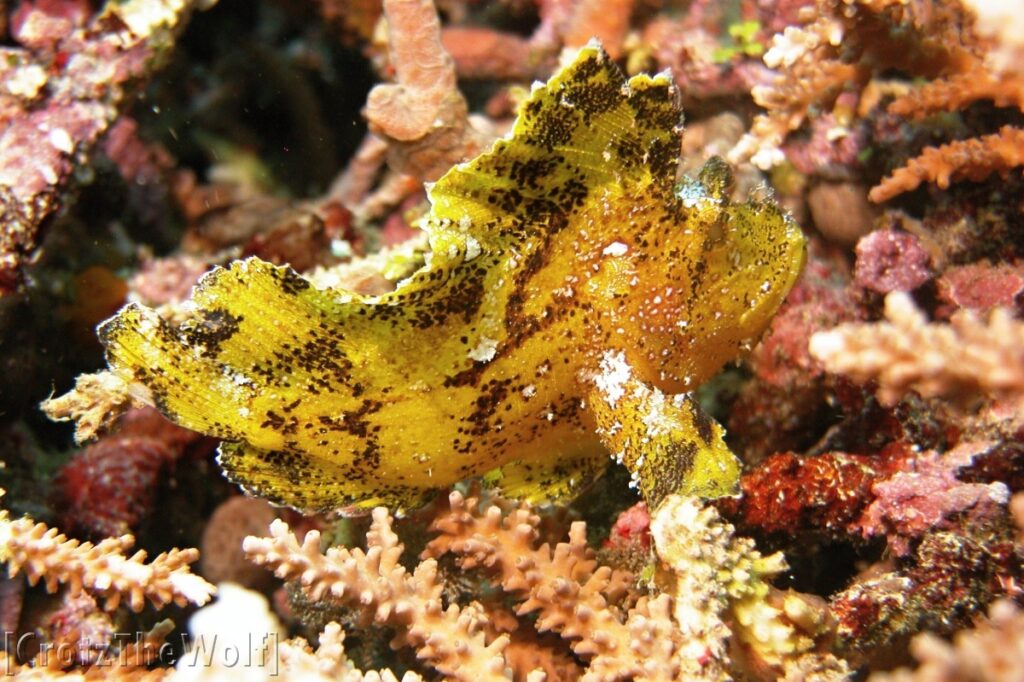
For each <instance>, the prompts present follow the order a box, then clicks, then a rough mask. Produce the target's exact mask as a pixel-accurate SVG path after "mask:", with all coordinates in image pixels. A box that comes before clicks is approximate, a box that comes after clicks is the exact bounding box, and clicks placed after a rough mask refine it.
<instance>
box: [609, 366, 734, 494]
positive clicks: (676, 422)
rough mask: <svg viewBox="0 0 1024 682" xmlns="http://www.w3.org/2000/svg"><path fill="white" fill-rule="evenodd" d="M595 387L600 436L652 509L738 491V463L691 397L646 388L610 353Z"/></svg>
mask: <svg viewBox="0 0 1024 682" xmlns="http://www.w3.org/2000/svg"><path fill="white" fill-rule="evenodd" d="M591 385H592V392H591V397H590V401H589V403H590V409H591V410H592V412H593V415H594V420H595V422H596V424H597V433H598V435H599V436H600V437H601V440H602V442H604V444H605V446H606V447H607V448H608V450H609V452H611V453H612V456H613V457H614V458H616V459H617V460H618V461H620V462H621V463H622V464H624V465H625V466H626V468H627V469H628V470H629V471H630V473H631V474H632V475H633V480H634V481H636V483H637V485H638V487H639V488H640V492H641V493H642V494H643V496H644V499H645V500H646V501H647V504H648V506H650V508H651V509H655V508H656V507H657V506H658V504H659V503H660V502H661V501H662V500H663V499H665V497H666V496H668V495H671V494H681V495H696V496H699V497H703V498H716V497H723V496H727V495H735V494H736V493H738V492H739V475H740V463H739V460H738V459H736V456H735V455H734V454H732V452H731V451H730V450H729V447H728V446H727V445H726V444H725V441H724V440H723V436H724V435H725V434H724V431H723V430H722V427H721V426H720V425H719V424H718V423H717V422H715V421H714V420H713V419H711V418H710V417H708V416H707V415H705V414H704V413H703V412H702V411H701V409H700V407H699V406H698V405H697V403H696V401H694V400H693V398H692V396H691V395H690V394H688V393H681V394H679V395H675V396H667V395H665V394H664V393H662V392H661V391H659V390H658V389H656V388H650V387H648V386H646V385H644V384H643V383H641V382H640V381H638V380H637V379H636V377H635V376H634V375H633V373H632V370H631V368H630V367H629V366H628V365H627V364H626V359H625V356H624V355H623V354H622V353H615V352H611V351H609V352H607V353H606V354H605V356H604V358H602V362H601V371H600V373H599V374H597V375H595V376H594V377H593V378H592V382H591Z"/></svg>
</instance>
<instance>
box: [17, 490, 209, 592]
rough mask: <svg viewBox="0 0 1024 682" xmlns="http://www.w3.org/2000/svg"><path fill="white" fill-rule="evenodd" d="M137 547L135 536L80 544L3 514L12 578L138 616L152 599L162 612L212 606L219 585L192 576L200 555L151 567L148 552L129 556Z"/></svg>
mask: <svg viewBox="0 0 1024 682" xmlns="http://www.w3.org/2000/svg"><path fill="white" fill-rule="evenodd" d="M134 544H135V538H133V537H132V536H131V535H122V536H121V537H119V538H106V539H104V540H101V541H100V542H99V543H96V544H93V543H91V542H79V541H78V540H72V539H68V538H67V537H66V536H65V535H63V534H62V533H59V532H58V531H57V530H56V529H53V528H49V527H47V526H46V524H44V523H37V522H35V521H33V520H32V519H31V518H28V517H23V518H20V519H13V520H12V519H11V518H10V514H9V513H8V512H7V510H0V563H5V564H7V568H8V571H9V572H10V574H11V575H16V574H17V573H19V572H24V573H25V575H26V576H27V577H28V580H29V583H31V584H33V585H35V584H36V583H38V582H39V581H42V582H43V583H44V584H45V585H46V589H47V590H48V591H50V592H54V591H55V590H56V589H57V586H58V585H62V584H63V585H67V586H68V588H70V590H71V592H72V593H73V594H74V593H78V592H81V591H82V590H85V591H87V592H89V593H90V594H92V595H94V596H97V597H102V598H103V599H104V608H105V609H107V610H113V609H116V608H117V607H118V605H119V604H121V601H122V600H124V601H126V602H127V605H128V606H129V607H130V608H131V609H132V610H133V611H141V610H142V608H143V606H145V603H146V600H147V599H148V600H149V601H150V602H152V604H153V605H154V606H156V607H157V608H160V607H163V606H166V605H167V604H170V603H174V604H178V605H179V606H184V605H186V604H189V603H193V604H205V603H206V602H207V601H209V599H210V597H211V595H213V593H214V587H213V585H211V584H210V583H208V582H206V581H205V580H203V579H202V578H200V577H199V576H197V575H193V574H192V573H191V572H190V571H189V564H191V563H192V562H194V561H195V560H196V559H198V558H199V552H197V551H196V550H194V549H184V550H182V549H174V550H171V551H170V552H165V553H162V554H160V555H158V556H156V557H154V558H153V560H152V561H150V562H148V563H147V562H146V553H145V552H144V551H142V550H139V551H136V552H135V553H134V554H132V555H131V556H128V555H127V554H126V553H127V552H128V551H129V550H130V549H131V547H132V545H134Z"/></svg>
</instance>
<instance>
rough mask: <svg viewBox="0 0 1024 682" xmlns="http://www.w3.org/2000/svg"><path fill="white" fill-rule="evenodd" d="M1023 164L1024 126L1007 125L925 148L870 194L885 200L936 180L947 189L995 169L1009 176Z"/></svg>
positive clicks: (994, 171)
mask: <svg viewBox="0 0 1024 682" xmlns="http://www.w3.org/2000/svg"><path fill="white" fill-rule="evenodd" d="M1021 165H1024V128H1014V127H1011V126H1003V127H1002V128H1000V129H999V132H997V133H993V134H991V135H983V136H981V137H976V138H971V139H968V140H958V141H956V142H950V143H949V144H944V145H942V146H940V147H929V148H927V149H925V150H924V152H923V153H922V154H921V155H920V156H918V157H916V158H914V159H911V160H910V161H908V162H907V165H906V166H903V167H902V168H899V169H897V170H896V171H894V172H893V173H892V175H890V176H889V177H887V178H885V179H884V180H882V181H881V182H880V183H879V184H878V185H877V186H876V187H874V188H872V190H871V191H870V192H869V193H868V196H869V197H870V199H871V200H872V201H875V202H882V201H887V200H889V199H891V198H892V197H894V196H896V195H897V194H902V193H903V192H909V191H911V190H913V189H916V188H917V186H918V185H920V184H921V183H922V182H933V183H935V184H936V185H938V186H939V188H940V189H946V188H948V187H949V183H950V182H952V181H956V180H972V181H975V182H977V181H980V180H984V179H985V178H987V177H988V176H989V175H992V174H993V173H999V174H1000V175H1002V176H1003V177H1004V178H1005V177H1006V175H1007V173H1009V171H1010V170H1011V169H1013V168H1017V167H1018V166H1021Z"/></svg>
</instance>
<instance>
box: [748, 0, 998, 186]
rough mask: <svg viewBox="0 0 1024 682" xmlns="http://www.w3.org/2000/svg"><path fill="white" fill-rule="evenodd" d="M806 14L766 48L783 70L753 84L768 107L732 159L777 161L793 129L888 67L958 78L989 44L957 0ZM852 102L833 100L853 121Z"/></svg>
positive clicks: (830, 0)
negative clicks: (763, 83) (765, 82)
mask: <svg viewBox="0 0 1024 682" xmlns="http://www.w3.org/2000/svg"><path fill="white" fill-rule="evenodd" d="M804 18H805V21H804V23H803V24H802V25H800V26H790V27H787V28H786V29H785V31H783V32H782V33H779V34H777V35H776V36H775V38H774V39H773V42H772V47H771V49H769V50H768V51H767V52H766V53H765V56H764V61H765V63H766V64H767V65H768V66H769V67H771V68H775V69H781V70H780V72H779V74H778V75H777V76H776V77H775V79H774V82H773V83H771V84H770V85H766V86H758V87H755V88H753V90H752V93H751V94H752V95H753V97H754V100H755V101H756V102H757V103H758V104H760V105H761V106H762V107H764V108H765V109H767V110H768V111H767V113H765V114H762V115H760V116H758V117H757V118H756V119H755V121H754V123H753V126H752V127H751V131H750V133H749V134H748V135H747V136H746V137H745V138H744V139H743V140H741V141H740V143H739V144H738V145H737V146H736V147H735V148H734V149H733V151H732V153H731V157H732V159H733V160H735V161H739V160H742V159H746V158H751V159H752V161H753V162H754V163H755V164H756V165H758V166H759V167H761V168H769V167H771V166H773V165H776V164H778V163H780V162H781V161H782V160H783V158H784V157H783V154H782V151H781V149H780V147H781V145H782V143H783V141H784V140H785V138H786V137H787V135H789V133H791V132H793V131H795V130H797V129H798V128H800V127H801V126H802V125H803V124H804V122H805V121H807V120H808V118H810V117H813V116H816V115H821V114H822V113H828V112H830V111H832V109H833V106H834V105H837V99H838V98H839V96H840V95H841V94H842V93H844V92H852V93H853V94H854V95H855V96H857V97H859V96H860V95H861V94H863V92H864V89H865V88H866V86H867V85H868V83H869V81H870V80H871V79H872V78H873V77H876V76H878V75H879V74H881V73H883V72H884V71H885V70H886V69H890V68H893V69H899V70H901V71H904V72H906V73H908V74H910V75H914V76H924V77H930V78H942V77H946V76H949V77H957V76H961V75H963V74H967V73H969V72H971V71H972V70H973V69H976V68H979V65H980V64H981V60H982V58H983V55H984V53H985V49H986V43H985V42H984V41H982V40H980V39H979V38H978V37H977V36H976V35H975V33H974V31H973V16H972V15H971V13H970V11H969V10H967V9H966V8H965V7H964V6H963V5H961V4H960V3H959V2H942V3H939V2H931V1H929V0H924V1H922V2H901V1H899V0H849V1H840V0H819V1H818V2H817V3H816V4H815V7H814V8H813V9H812V10H810V11H807V12H805V13H804ZM938 90H939V87H936V88H935V89H933V91H932V93H933V95H935V96H937V95H938ZM983 90H984V89H983V88H980V87H979V89H978V91H977V92H976V93H975V95H974V96H975V97H979V96H984V92H983ZM935 96H933V97H932V99H935ZM999 96H1000V98H1001V99H1006V96H1005V95H1003V94H1002V93H1001V94H1000V95H999ZM967 98H968V96H967V95H966V94H965V95H964V99H965V100H966V99H967ZM1010 99H1012V97H1011V98H1010ZM849 109H850V107H849V103H847V104H845V105H841V106H836V111H837V112H838V113H837V120H838V121H840V122H842V121H846V122H849V121H850V119H851V114H852V111H849ZM897 109H899V107H897ZM816 112H817V113H816ZM847 134H849V131H848V130H844V126H843V125H842V124H840V125H837V126H836V127H835V128H834V130H833V131H832V135H833V136H834V137H842V136H845V135H847ZM975 172H978V171H975ZM965 173H966V170H965ZM918 182H920V180H918ZM890 192H891V193H892V194H895V193H897V192H896V191H894V188H887V189H886V190H881V189H878V190H876V192H875V194H873V195H872V198H873V199H875V200H881V199H882V198H883V197H884V196H889V195H891V194H889V193H890Z"/></svg>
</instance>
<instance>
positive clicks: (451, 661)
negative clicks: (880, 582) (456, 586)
mask: <svg viewBox="0 0 1024 682" xmlns="http://www.w3.org/2000/svg"><path fill="white" fill-rule="evenodd" d="M539 522H540V519H539V517H538V516H537V515H536V514H535V513H533V511H532V510H531V509H530V508H529V507H528V506H525V505H523V506H520V507H519V508H517V509H513V510H510V511H508V512H504V511H502V509H501V508H500V507H498V506H494V505H492V506H489V507H486V508H485V509H481V508H480V503H479V500H476V499H469V500H467V499H465V498H464V497H463V496H462V495H461V494H459V493H452V494H451V495H450V496H449V510H448V511H447V512H445V513H443V514H441V515H440V516H439V517H438V519H437V520H436V521H435V522H434V524H433V526H432V528H433V530H434V531H435V532H436V533H437V534H438V535H437V537H436V538H435V539H433V540H432V541H431V542H430V543H429V544H428V545H427V547H426V549H425V550H424V553H423V555H422V556H423V557H425V558H424V560H423V561H422V562H421V563H420V564H419V565H417V567H416V568H415V570H414V571H413V572H412V573H411V574H410V573H409V572H408V571H406V570H405V569H404V568H402V567H401V565H400V564H399V563H398V560H399V555H400V554H401V551H402V546H401V545H400V544H398V541H397V537H395V535H394V533H393V532H392V530H391V519H390V517H389V516H388V514H387V513H386V511H385V510H383V509H377V510H375V511H374V522H373V526H372V528H371V531H370V534H369V535H368V538H367V549H366V550H361V549H342V548H331V549H328V550H327V552H326V554H321V551H320V549H319V534H317V533H310V534H307V536H306V539H305V541H304V542H303V543H302V544H301V545H300V544H299V543H298V541H297V540H296V538H295V537H294V535H292V533H290V532H289V531H288V528H287V526H286V525H285V524H284V523H283V522H275V524H274V525H273V526H272V535H273V537H271V538H252V537H250V538H247V539H246V543H245V549H246V552H247V554H248V555H249V557H250V559H252V560H254V561H256V562H257V563H259V564H262V565H266V566H268V567H270V568H273V569H274V570H275V572H276V574H277V575H278V576H279V577H282V578H284V579H286V580H296V581H297V582H298V583H299V584H300V585H301V588H302V590H303V591H304V592H305V593H306V594H307V595H308V596H309V597H311V598H313V599H316V600H321V601H324V602H327V603H335V604H341V603H344V604H349V605H352V606H355V607H357V608H359V609H360V610H361V611H362V613H363V614H364V618H365V619H366V620H369V619H371V618H372V619H373V620H374V621H375V622H376V623H378V624H381V625H390V626H392V627H394V628H395V629H396V630H397V632H398V634H397V636H396V637H395V639H394V640H393V642H392V646H411V647H413V648H415V649H416V650H417V653H418V656H419V657H420V658H421V659H422V660H424V661H425V662H427V663H428V664H429V665H431V666H432V667H435V668H437V669H438V670H440V671H441V672H443V673H444V674H446V675H449V676H451V677H454V678H455V679H469V678H472V677H474V676H480V675H483V676H484V678H485V679H508V676H509V674H510V672H511V669H510V668H508V667H507V665H508V663H507V662H506V660H505V657H506V656H511V655H512V652H510V651H507V647H508V639H509V635H507V634H500V635H498V636H497V637H493V638H491V639H490V641H489V642H488V639H489V638H486V637H485V634H484V631H485V630H487V629H488V619H490V618H495V617H497V614H496V613H494V612H489V611H486V610H484V607H483V606H482V605H480V604H478V603H477V602H473V603H472V604H470V605H468V606H460V605H459V604H456V603H449V605H448V608H447V609H444V610H443V609H442V606H441V603H440V602H439V600H438V595H440V593H441V590H442V586H441V585H440V583H439V582H438V573H437V564H436V559H435V558H439V557H442V556H443V555H446V554H452V555H454V557H455V560H456V562H457V564H458V566H459V567H460V568H462V569H464V570H474V569H478V570H484V571H485V573H486V574H487V575H489V576H491V577H492V578H493V580H494V581H495V583H496V584H498V585H500V586H501V588H502V589H503V590H504V591H505V593H506V594H508V595H509V596H510V597H512V598H513V599H514V600H515V601H516V602H518V606H517V607H516V609H515V611H516V614H517V615H518V616H520V621H519V626H518V628H519V629H522V628H523V627H527V623H532V624H533V625H534V627H536V629H537V631H539V632H542V633H543V632H552V633H556V634H558V635H560V636H561V637H562V638H563V639H565V640H566V641H567V642H568V643H569V645H570V647H571V648H572V650H573V652H575V654H576V656H577V657H578V658H580V659H582V660H584V661H585V662H586V668H585V670H584V671H583V673H582V677H581V679H583V680H592V681H596V680H616V679H626V678H628V679H637V680H671V679H693V680H696V679H706V680H717V679H727V677H728V675H729V674H730V673H729V670H730V669H731V666H732V665H733V664H732V662H731V661H730V658H729V655H728V651H729V649H728V647H727V645H726V642H727V640H728V639H729V638H730V637H735V638H736V640H737V641H738V642H739V643H740V644H739V645H740V646H741V647H742V648H743V649H744V650H745V653H744V656H743V658H744V661H746V662H745V663H744V665H757V666H761V667H763V668H770V669H772V670H775V671H776V672H779V671H785V670H786V669H788V668H790V667H791V666H792V667H794V669H797V668H799V669H801V670H805V671H811V670H817V671H824V670H828V671H831V673H833V675H832V677H831V678H826V679H838V678H840V677H841V676H842V674H844V673H843V671H844V670H845V668H844V666H843V665H842V663H841V661H838V659H834V658H833V657H831V656H830V655H828V654H827V652H824V651H820V650H818V644H819V639H820V638H822V637H824V636H826V635H827V632H828V625H827V622H826V621H825V620H824V619H823V615H822V614H823V612H822V610H821V608H820V605H818V604H816V603H815V602H814V601H813V600H808V598H806V597H804V596H802V595H798V594H795V593H782V592H779V591H777V590H774V589H773V588H771V587H770V586H769V585H768V583H767V580H768V579H770V578H771V577H772V576H774V575H775V574H777V573H778V572H779V571H780V570H782V568H783V566H784V563H783V562H782V559H781V556H779V555H775V556H772V557H762V556H761V555H760V554H759V553H758V552H757V551H756V550H755V549H754V548H753V544H752V542H751V541H749V540H744V539H739V538H735V537H733V535H732V528H731V526H729V525H728V524H725V523H723V522H721V521H720V520H719V519H718V516H717V514H716V513H715V512H714V511H713V510H711V509H708V508H704V507H702V506H701V505H700V503H699V502H697V501H696V500H694V499H688V498H681V497H678V496H673V497H670V498H668V500H666V502H665V503H664V504H663V505H662V507H661V508H660V509H659V511H658V513H657V514H656V515H655V519H654V522H653V524H652V530H653V533H652V537H653V540H654V544H655V546H656V548H657V551H658V556H659V560H660V562H661V563H660V568H659V574H658V578H657V579H656V580H657V581H658V582H659V583H660V584H663V585H664V586H665V589H666V590H667V592H666V593H662V594H660V595H657V596H653V597H647V596H639V597H637V596H635V595H634V594H633V592H632V590H630V589H628V586H629V585H630V584H631V582H632V580H633V578H632V576H631V575H630V574H628V573H626V572H622V571H613V570H612V569H610V568H608V567H604V566H599V565H598V564H597V562H596V561H595V560H594V558H593V552H592V551H591V550H590V549H589V548H588V546H587V543H586V540H585V527H584V524H582V523H575V524H573V526H572V528H571V530H570V532H569V539H568V542H559V543H557V544H555V545H553V546H552V545H550V544H547V543H545V544H542V545H539V546H538V542H539V539H538V525H539ZM524 616H530V618H529V619H528V620H527V619H524V618H523V617H524ZM501 618H502V619H504V618H505V617H504V616H501ZM496 631H506V632H507V631H508V628H507V627H500V628H498V629H497V630H496ZM513 632H514V633H518V630H517V629H516V628H513ZM431 633H433V634H431ZM453 637H456V639H453ZM456 644H457V647H458V651H452V650H451V648H452V647H453V646H456ZM531 646H535V647H536V646H541V647H543V646H544V645H540V644H536V643H535V644H533V645H531ZM540 651H544V649H543V648H541V649H540ZM457 654H459V655H457ZM544 655H545V654H542V653H537V654H535V658H534V660H535V661H539V660H541V659H542V658H543V656H544ZM755 662H756V663H755ZM517 679H518V678H517Z"/></svg>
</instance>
